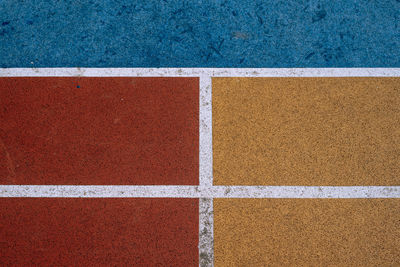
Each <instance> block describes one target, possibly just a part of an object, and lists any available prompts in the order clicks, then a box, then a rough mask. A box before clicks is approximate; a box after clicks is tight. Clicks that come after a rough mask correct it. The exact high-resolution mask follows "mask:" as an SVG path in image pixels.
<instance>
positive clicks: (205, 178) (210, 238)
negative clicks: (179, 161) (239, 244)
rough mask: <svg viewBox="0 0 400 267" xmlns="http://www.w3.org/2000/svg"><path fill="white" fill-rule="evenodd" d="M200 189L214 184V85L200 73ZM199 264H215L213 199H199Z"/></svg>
mask: <svg viewBox="0 0 400 267" xmlns="http://www.w3.org/2000/svg"><path fill="white" fill-rule="evenodd" d="M199 83H200V84H199V86H200V115H199V116H200V122H199V124H200V125H199V138H200V141H199V144H200V145H199V154H200V155H199V160H200V162H199V190H200V191H201V192H203V191H209V189H210V188H212V186H213V171H212V167H213V162H212V159H213V158H212V93H211V91H212V86H211V77H210V76H209V75H207V74H201V75H200V81H199ZM199 266H200V267H212V266H214V215H213V199H212V197H211V198H200V199H199Z"/></svg>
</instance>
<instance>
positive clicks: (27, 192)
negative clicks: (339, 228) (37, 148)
mask: <svg viewBox="0 0 400 267" xmlns="http://www.w3.org/2000/svg"><path fill="white" fill-rule="evenodd" d="M0 197H68V198H80V197H82V198H400V186H210V187H204V186H168V185H165V186H164V185H163V186H160V185H156V186H152V185H147V186H140V185H137V186H129V185H0Z"/></svg>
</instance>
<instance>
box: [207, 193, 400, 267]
mask: <svg viewBox="0 0 400 267" xmlns="http://www.w3.org/2000/svg"><path fill="white" fill-rule="evenodd" d="M214 240H215V243H214V247H215V252H214V253H215V266H216V267H222V266H252V267H253V266H254V267H256V266H398V265H399V259H400V199H215V200H214Z"/></svg>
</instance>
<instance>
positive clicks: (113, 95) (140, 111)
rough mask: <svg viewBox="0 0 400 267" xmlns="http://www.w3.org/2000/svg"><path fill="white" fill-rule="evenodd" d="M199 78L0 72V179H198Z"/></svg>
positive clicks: (187, 181) (77, 181)
mask: <svg viewBox="0 0 400 267" xmlns="http://www.w3.org/2000/svg"><path fill="white" fill-rule="evenodd" d="M198 86H199V85H198V78H120V77H119V78H104V77H103V78H79V77H76V78H75V77H74V78H60V77H56V78H32V77H30V78H0V138H1V140H0V183H1V184H69V185H74V184H101V185H103V184H104V185H106V184H114V185H116V184H127V185H153V184H154V185H156V184H160V185H163V184H165V185H195V184H198V179H199V178H198V165H199V159H198V157H199V156H198V154H199V152H198V151H199V148H198V143H199V141H198V139H199V134H198V124H199V120H198V117H199V99H198V98H199V97H198V95H199V88H198Z"/></svg>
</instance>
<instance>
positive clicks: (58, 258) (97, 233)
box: [0, 198, 199, 267]
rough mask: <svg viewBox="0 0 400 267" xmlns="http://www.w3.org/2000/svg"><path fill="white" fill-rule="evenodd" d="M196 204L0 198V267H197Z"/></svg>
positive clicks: (162, 201)
mask: <svg viewBox="0 0 400 267" xmlns="http://www.w3.org/2000/svg"><path fill="white" fill-rule="evenodd" d="M198 217H199V215H198V200H197V199H93V198H92V199H79V198H75V199H73V198H69V199H62V198H56V199H54V198H18V199H16V198H0V236H1V240H0V265H2V266H185V267H186V266H198V248H197V246H198Z"/></svg>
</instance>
